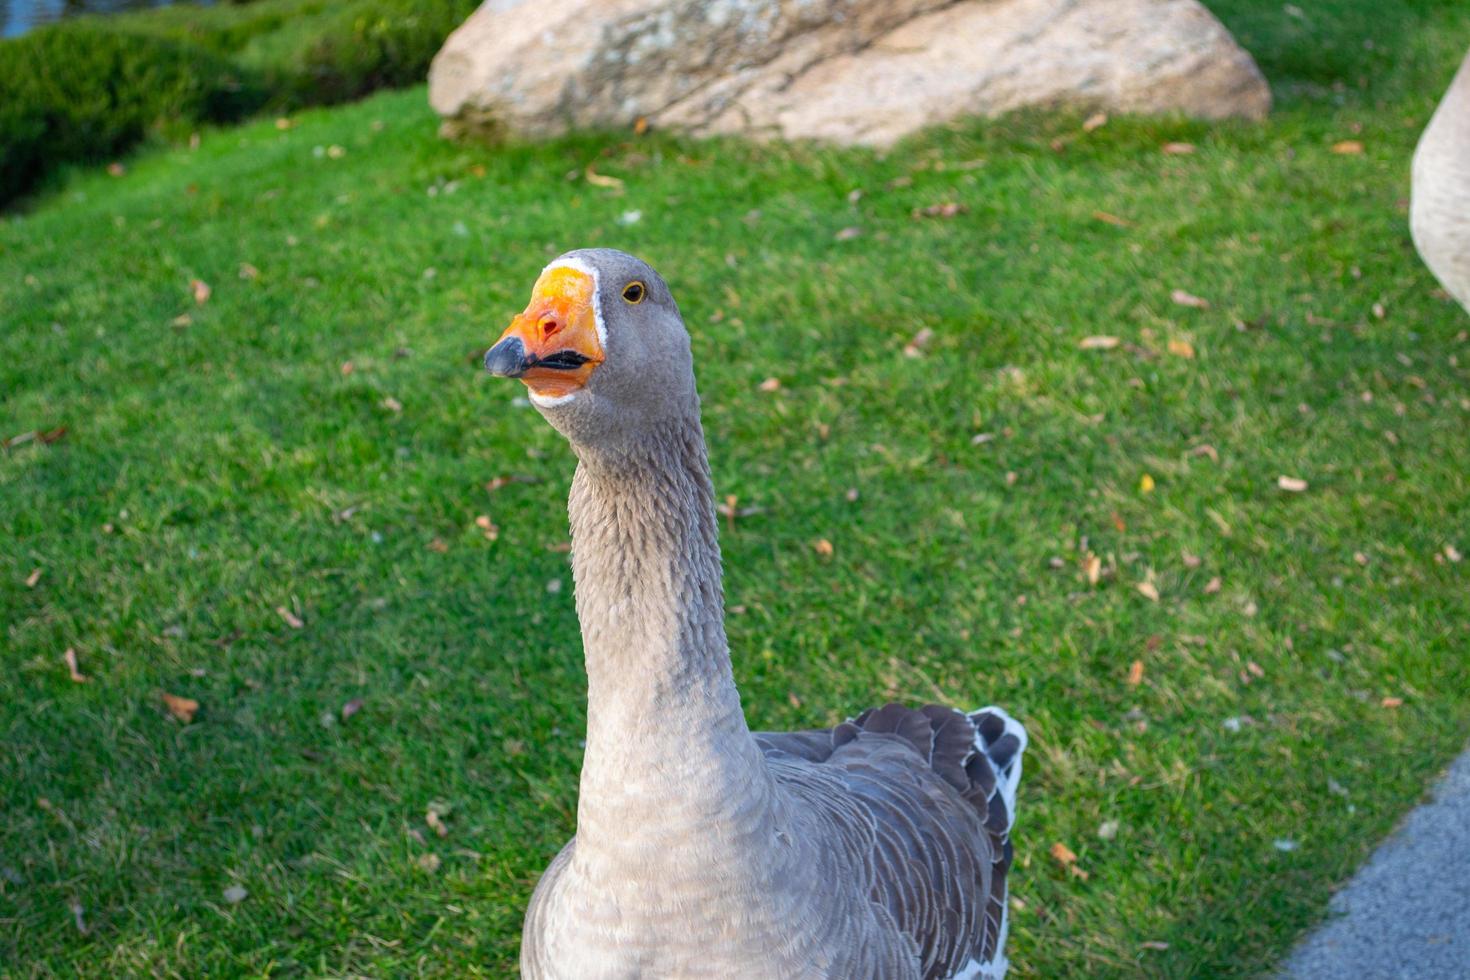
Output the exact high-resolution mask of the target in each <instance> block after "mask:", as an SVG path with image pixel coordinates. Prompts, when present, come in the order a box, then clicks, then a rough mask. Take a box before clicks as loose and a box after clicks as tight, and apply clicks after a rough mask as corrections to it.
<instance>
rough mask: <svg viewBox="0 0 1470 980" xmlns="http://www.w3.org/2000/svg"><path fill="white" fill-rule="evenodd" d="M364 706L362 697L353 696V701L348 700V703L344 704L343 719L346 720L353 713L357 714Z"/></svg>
mask: <svg viewBox="0 0 1470 980" xmlns="http://www.w3.org/2000/svg"><path fill="white" fill-rule="evenodd" d="M362 706H363V700H362V698H353V699H352V700H351V701H348V702H347V703H346V704H344V705H342V720H343V721H346V720H347V719H348V718H351V717H352V716H353V715H355V714H357V713H358V712H359V711H361V710H362Z"/></svg>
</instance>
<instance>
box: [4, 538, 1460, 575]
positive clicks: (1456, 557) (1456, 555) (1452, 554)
mask: <svg viewBox="0 0 1470 980" xmlns="http://www.w3.org/2000/svg"><path fill="white" fill-rule="evenodd" d="M1444 556H1445V557H1446V558H1448V559H1449V560H1450V561H1451V562H1453V563H1456V564H1458V563H1459V562H1461V561H1463V560H1464V558H1465V556H1464V555H1462V554H1460V549H1459V548H1456V547H1455V546H1454V545H1452V544H1447V545H1445V546H1444ZM38 571H39V569H38ZM31 574H32V575H34V574H36V573H35V572H32V573H31ZM26 583H27V584H29V583H30V579H26Z"/></svg>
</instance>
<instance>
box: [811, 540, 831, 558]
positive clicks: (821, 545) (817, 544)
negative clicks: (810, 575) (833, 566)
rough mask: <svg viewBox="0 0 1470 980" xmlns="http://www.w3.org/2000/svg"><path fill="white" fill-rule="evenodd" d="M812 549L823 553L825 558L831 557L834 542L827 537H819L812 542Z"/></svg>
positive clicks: (820, 553)
mask: <svg viewBox="0 0 1470 980" xmlns="http://www.w3.org/2000/svg"><path fill="white" fill-rule="evenodd" d="M812 550H813V551H815V552H816V553H817V554H819V555H821V556H822V557H823V558H831V557H832V542H831V541H828V540H827V539H826V538H818V539H817V540H816V541H814V542H813V543H812Z"/></svg>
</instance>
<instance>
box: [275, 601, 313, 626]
mask: <svg viewBox="0 0 1470 980" xmlns="http://www.w3.org/2000/svg"><path fill="white" fill-rule="evenodd" d="M276 615H277V616H280V617H281V619H283V620H284V621H285V623H286V625H287V626H289V627H291V628H292V629H293V630H299V629H301V627H303V626H305V625H306V623H304V622H302V620H301V617H300V616H297V615H296V614H295V613H293V612H292V611H291V610H289V609H287V608H286V607H285V606H277V607H276Z"/></svg>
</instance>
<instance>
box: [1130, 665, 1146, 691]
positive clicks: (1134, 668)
mask: <svg viewBox="0 0 1470 980" xmlns="http://www.w3.org/2000/svg"><path fill="white" fill-rule="evenodd" d="M1142 683H1143V661H1142V660H1135V661H1133V663H1132V665H1131V666H1130V667H1129V668H1128V686H1129V687H1137V686H1138V685H1140V684H1142Z"/></svg>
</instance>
